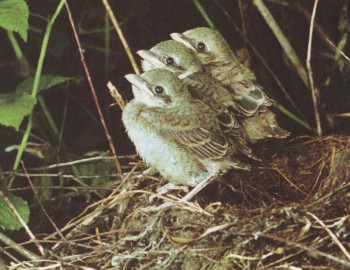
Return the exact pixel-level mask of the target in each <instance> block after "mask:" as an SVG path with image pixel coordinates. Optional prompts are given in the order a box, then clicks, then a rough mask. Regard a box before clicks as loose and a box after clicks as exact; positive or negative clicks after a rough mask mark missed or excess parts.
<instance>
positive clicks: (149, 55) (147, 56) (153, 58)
mask: <svg viewBox="0 0 350 270" xmlns="http://www.w3.org/2000/svg"><path fill="white" fill-rule="evenodd" d="M137 54H138V55H139V56H141V57H142V59H144V60H146V61H147V62H149V63H151V64H152V65H154V66H156V67H160V68H165V67H166V66H165V64H164V63H163V62H162V61H161V60H160V59H159V57H158V55H156V54H155V53H153V52H151V51H147V50H140V51H137Z"/></svg>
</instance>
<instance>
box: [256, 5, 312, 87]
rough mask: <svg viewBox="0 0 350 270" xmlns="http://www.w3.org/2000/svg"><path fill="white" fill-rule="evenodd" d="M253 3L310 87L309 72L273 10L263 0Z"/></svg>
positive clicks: (302, 78) (300, 75)
mask: <svg viewBox="0 0 350 270" xmlns="http://www.w3.org/2000/svg"><path fill="white" fill-rule="evenodd" d="M253 3H254V5H255V6H256V7H257V8H258V10H259V12H260V14H261V16H262V17H263V18H264V19H265V21H266V23H267V25H268V26H269V27H270V29H271V30H272V32H273V33H274V34H275V36H276V38H277V40H278V41H279V43H280V45H281V46H282V48H283V50H284V53H285V55H286V56H287V57H288V58H289V60H290V61H291V63H292V64H293V66H294V68H295V69H296V71H297V73H298V75H299V77H300V78H301V80H302V81H303V82H304V84H305V85H306V86H307V87H308V86H309V81H308V79H307V72H306V70H305V68H304V67H303V65H302V63H301V61H300V59H299V57H298V56H297V54H296V52H295V51H294V49H293V47H292V45H291V44H290V42H289V40H288V39H287V38H286V36H285V35H284V34H283V32H282V30H281V28H280V27H279V26H278V24H277V22H276V21H275V19H274V17H273V16H272V14H271V12H270V11H269V10H268V9H267V7H266V6H265V4H264V3H263V1H262V0H254V1H253Z"/></svg>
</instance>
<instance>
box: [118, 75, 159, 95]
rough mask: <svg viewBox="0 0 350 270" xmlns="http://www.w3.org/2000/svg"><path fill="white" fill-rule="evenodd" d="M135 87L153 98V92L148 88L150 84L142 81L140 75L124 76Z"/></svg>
mask: <svg viewBox="0 0 350 270" xmlns="http://www.w3.org/2000/svg"><path fill="white" fill-rule="evenodd" d="M124 77H125V79H127V80H128V81H129V82H130V83H131V84H132V85H133V86H135V87H136V88H137V89H140V90H142V91H145V92H146V93H147V94H149V95H151V96H153V92H152V91H151V89H149V87H148V83H147V82H146V81H145V80H144V79H142V78H141V77H140V76H139V75H136V74H127V75H125V76H124Z"/></svg>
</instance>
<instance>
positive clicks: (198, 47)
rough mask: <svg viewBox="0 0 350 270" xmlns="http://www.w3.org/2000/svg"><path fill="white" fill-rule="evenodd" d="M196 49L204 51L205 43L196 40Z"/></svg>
mask: <svg viewBox="0 0 350 270" xmlns="http://www.w3.org/2000/svg"><path fill="white" fill-rule="evenodd" d="M197 49H198V50H200V51H204V50H205V44H204V43H203V42H198V44H197Z"/></svg>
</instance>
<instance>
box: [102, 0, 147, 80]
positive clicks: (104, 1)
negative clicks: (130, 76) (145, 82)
mask: <svg viewBox="0 0 350 270" xmlns="http://www.w3.org/2000/svg"><path fill="white" fill-rule="evenodd" d="M102 3H103V4H104V6H105V8H106V11H107V13H108V15H109V18H110V19H111V21H112V23H113V25H114V28H115V30H116V31H117V34H118V36H119V38H120V41H121V42H122V44H123V47H124V50H125V52H126V54H127V55H128V57H129V61H130V63H131V65H132V67H133V69H134V71H135V73H136V74H140V69H139V68H138V66H137V64H136V61H135V58H134V56H133V54H132V52H131V50H130V47H129V44H128V42H127V41H126V39H125V37H124V34H123V32H122V30H121V28H120V25H119V23H118V21H117V19H116V18H115V16H114V13H113V11H112V9H111V6H110V5H109V4H108V1H107V0H102Z"/></svg>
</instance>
